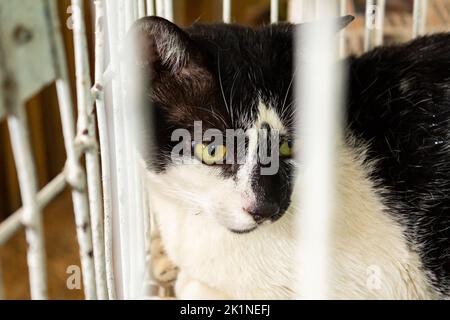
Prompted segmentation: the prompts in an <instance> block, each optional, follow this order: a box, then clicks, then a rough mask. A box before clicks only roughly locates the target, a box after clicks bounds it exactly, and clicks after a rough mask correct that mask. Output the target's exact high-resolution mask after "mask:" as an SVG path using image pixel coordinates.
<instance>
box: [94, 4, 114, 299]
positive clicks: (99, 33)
mask: <svg viewBox="0 0 450 320" xmlns="http://www.w3.org/2000/svg"><path fill="white" fill-rule="evenodd" d="M94 4H95V85H94V88H93V91H94V94H95V103H96V110H97V117H98V132H99V139H100V148H101V166H102V187H103V210H104V239H105V268H106V283H107V287H108V298H109V299H110V300H112V299H116V287H115V279H114V265H113V239H112V236H113V229H112V212H111V210H112V190H111V183H112V182H111V165H110V155H111V154H110V152H111V151H110V149H109V144H110V141H109V137H108V126H107V121H108V120H107V116H106V109H105V95H104V90H103V88H104V84H103V83H104V80H103V71H104V69H105V43H104V39H105V34H104V30H105V23H104V13H105V12H104V2H103V0H95V1H94Z"/></svg>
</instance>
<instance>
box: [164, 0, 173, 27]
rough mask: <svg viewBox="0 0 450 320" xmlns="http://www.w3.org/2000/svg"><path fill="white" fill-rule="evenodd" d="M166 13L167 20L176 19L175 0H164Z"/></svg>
mask: <svg viewBox="0 0 450 320" xmlns="http://www.w3.org/2000/svg"><path fill="white" fill-rule="evenodd" d="M164 13H165V18H166V19H167V20H169V21H172V22H173V21H174V20H173V19H174V16H173V14H174V12H173V0H164Z"/></svg>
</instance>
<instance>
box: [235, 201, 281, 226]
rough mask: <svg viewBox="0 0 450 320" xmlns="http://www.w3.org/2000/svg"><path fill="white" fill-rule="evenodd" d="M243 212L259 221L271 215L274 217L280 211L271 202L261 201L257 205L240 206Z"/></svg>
mask: <svg viewBox="0 0 450 320" xmlns="http://www.w3.org/2000/svg"><path fill="white" fill-rule="evenodd" d="M242 209H243V210H244V211H245V212H247V213H249V214H250V215H251V216H252V218H253V219H254V220H255V222H256V223H261V222H263V221H265V220H267V219H270V218H271V217H274V216H276V215H278V213H280V209H279V207H278V206H277V205H276V204H273V203H268V202H267V203H261V204H257V205H251V206H248V207H244V208H242Z"/></svg>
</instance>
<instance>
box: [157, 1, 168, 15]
mask: <svg viewBox="0 0 450 320" xmlns="http://www.w3.org/2000/svg"><path fill="white" fill-rule="evenodd" d="M155 9H156V15H157V16H159V17H163V18H164V17H165V16H166V12H165V5H164V0H156V8H155Z"/></svg>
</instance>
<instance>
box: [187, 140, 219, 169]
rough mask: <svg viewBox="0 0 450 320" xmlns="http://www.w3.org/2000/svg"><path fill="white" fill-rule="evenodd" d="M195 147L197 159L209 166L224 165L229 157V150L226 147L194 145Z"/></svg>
mask: <svg viewBox="0 0 450 320" xmlns="http://www.w3.org/2000/svg"><path fill="white" fill-rule="evenodd" d="M193 147H194V155H195V157H196V158H197V159H198V160H200V161H202V162H203V163H205V164H207V165H213V164H219V163H222V161H223V160H224V159H225V156H226V155H227V148H226V147H225V146H224V145H215V144H213V143H211V144H209V145H207V144H205V143H194V145H193Z"/></svg>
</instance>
